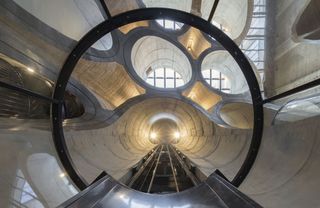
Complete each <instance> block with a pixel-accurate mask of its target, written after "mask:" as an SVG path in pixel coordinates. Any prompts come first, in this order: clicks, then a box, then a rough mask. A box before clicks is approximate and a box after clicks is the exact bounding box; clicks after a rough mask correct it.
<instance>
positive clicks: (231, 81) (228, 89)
mask: <svg viewBox="0 0 320 208" xmlns="http://www.w3.org/2000/svg"><path fill="white" fill-rule="evenodd" d="M201 74H202V77H203V79H204V80H205V81H206V82H207V83H208V84H209V85H210V86H211V87H213V88H215V89H217V90H219V91H221V92H224V93H228V94H241V93H245V92H248V91H249V87H248V84H247V81H246V78H245V77H244V75H243V73H242V71H241V69H240V67H239V65H238V64H237V62H236V61H235V60H234V58H233V57H232V56H231V55H230V53H228V52H227V51H224V50H219V51H214V52H212V53H210V54H208V55H207V56H206V57H205V58H204V59H203V62H202V65H201Z"/></svg>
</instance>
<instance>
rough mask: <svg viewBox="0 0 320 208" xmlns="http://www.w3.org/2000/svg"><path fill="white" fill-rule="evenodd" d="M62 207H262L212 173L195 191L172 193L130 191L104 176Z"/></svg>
mask: <svg viewBox="0 0 320 208" xmlns="http://www.w3.org/2000/svg"><path fill="white" fill-rule="evenodd" d="M63 207H70V208H73V207H92V208H94V207H99V208H156V207H161V208H193V207H194V208H209V207H213V208H218V207H219V208H228V207H230V208H232V207H234V208H246V207H261V206H260V205H258V204H257V203H255V202H254V201H252V200H251V199H249V198H248V197H246V196H245V195H244V194H242V193H241V192H240V191H238V190H237V189H236V188H235V187H234V186H232V185H231V184H230V183H229V182H227V181H226V180H224V179H223V178H222V177H220V176H219V175H217V174H216V173H213V174H212V175H211V176H210V177H209V178H208V180H207V181H205V182H202V183H200V184H199V185H197V186H196V187H194V188H191V189H188V190H186V191H182V192H179V193H173V194H161V195H160V194H148V193H143V192H139V191H136V190H132V189H130V188H128V187H126V186H124V185H122V184H119V183H117V182H115V181H114V180H113V179H112V178H110V176H105V177H104V178H102V179H100V180H99V181H97V182H96V183H94V184H93V185H92V186H90V187H89V188H87V189H86V190H84V191H83V192H81V193H79V194H78V195H76V196H75V197H73V198H72V199H70V200H68V201H67V202H65V203H63V204H62V205H60V206H59V208H63Z"/></svg>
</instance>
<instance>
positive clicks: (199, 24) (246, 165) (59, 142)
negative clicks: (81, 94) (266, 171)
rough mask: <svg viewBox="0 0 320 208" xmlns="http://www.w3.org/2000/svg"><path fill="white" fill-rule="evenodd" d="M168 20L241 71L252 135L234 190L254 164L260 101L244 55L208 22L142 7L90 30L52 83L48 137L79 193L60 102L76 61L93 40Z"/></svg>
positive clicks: (79, 179)
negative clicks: (207, 42)
mask: <svg viewBox="0 0 320 208" xmlns="http://www.w3.org/2000/svg"><path fill="white" fill-rule="evenodd" d="M161 18H164V19H172V20H175V21H179V22H182V23H184V24H188V25H190V26H192V27H194V28H197V29H199V30H201V31H203V32H204V33H207V34H208V35H210V36H212V37H213V38H215V39H216V40H217V41H218V42H219V43H220V44H221V45H222V46H223V47H224V48H225V49H226V50H227V51H228V52H229V53H230V54H231V55H232V56H233V58H234V59H235V60H236V62H237V63H238V65H239V67H240V68H241V70H242V72H243V74H244V76H245V78H246V80H247V83H248V85H249V90H250V93H251V97H252V104H253V109H254V127H253V133H252V140H251V144H250V147H249V150H248V153H247V156H246V158H245V160H244V162H243V164H242V166H241V167H240V169H239V171H238V172H237V174H236V176H235V177H234V179H233V180H232V181H231V183H232V184H233V185H234V186H236V187H238V186H239V185H240V184H241V183H242V182H243V180H244V179H245V177H246V176H247V175H248V173H249V171H250V169H251V167H252V166H253V164H254V161H255V159H256V157H257V154H258V150H259V147H260V143H261V138H262V132H263V102H262V97H261V92H260V88H259V84H258V81H257V79H256V77H255V74H254V72H253V70H252V68H251V65H250V63H249V62H248V60H247V59H246V57H245V55H244V54H243V53H242V51H241V50H240V49H239V47H238V46H237V45H236V44H235V43H234V42H233V41H232V40H231V39H230V38H229V37H228V36H227V35H225V34H224V33H223V32H222V31H220V30H219V29H218V28H216V27H215V26H214V25H212V24H211V23H210V22H208V21H206V20H204V19H202V18H200V17H197V16H195V15H192V14H190V13H186V12H183V11H179V10H174V9H165V8H144V9H137V10H131V11H128V12H125V13H121V14H119V15H117V16H114V17H112V18H110V19H108V20H105V21H104V22H102V23H100V24H99V25H97V26H96V27H94V28H93V29H92V30H90V31H89V32H88V33H87V34H86V35H85V36H84V37H83V38H82V39H81V40H80V41H79V42H78V44H77V45H76V47H75V48H74V49H73V50H72V52H71V53H70V54H69V56H68V57H67V59H66V61H65V63H64V65H63V67H62V69H61V71H60V73H59V76H58V79H57V81H56V84H55V89H54V93H53V99H54V100H58V101H60V102H57V103H52V104H51V120H52V134H53V140H54V144H55V147H56V150H57V154H58V156H59V158H60V160H61V163H62V165H63V166H64V168H65V171H66V172H67V174H68V175H69V177H70V178H71V180H72V181H73V182H74V184H75V185H77V186H78V188H79V189H80V190H83V189H85V188H86V187H87V186H88V184H87V183H86V181H85V180H84V179H83V178H82V176H81V174H80V173H79V170H77V169H76V168H75V166H74V164H73V162H72V159H71V156H70V154H69V152H68V149H67V145H66V142H65V138H64V132H63V126H62V122H63V113H62V112H63V111H62V105H63V100H64V93H65V90H66V86H67V83H68V80H69V78H70V76H71V73H72V72H73V70H74V68H75V66H76V64H77V62H78V60H79V59H80V58H81V56H82V55H83V54H84V53H85V52H86V50H87V49H88V48H89V47H90V46H91V45H93V44H94V43H95V42H96V41H97V40H99V39H100V38H101V37H103V36H104V35H105V34H107V33H109V32H111V31H113V30H115V29H117V28H119V27H121V26H124V25H126V24H129V23H133V22H137V21H143V20H155V19H161Z"/></svg>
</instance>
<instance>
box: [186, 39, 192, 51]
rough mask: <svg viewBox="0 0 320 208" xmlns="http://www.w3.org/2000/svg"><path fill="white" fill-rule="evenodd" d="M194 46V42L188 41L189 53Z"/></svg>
mask: <svg viewBox="0 0 320 208" xmlns="http://www.w3.org/2000/svg"><path fill="white" fill-rule="evenodd" d="M192 45H193V40H192V39H190V40H189V41H188V44H187V50H188V51H191V50H192Z"/></svg>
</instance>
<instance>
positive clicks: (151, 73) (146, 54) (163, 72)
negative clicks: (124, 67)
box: [131, 36, 192, 88]
mask: <svg viewBox="0 0 320 208" xmlns="http://www.w3.org/2000/svg"><path fill="white" fill-rule="evenodd" d="M131 60H132V64H133V67H134V70H135V72H136V73H137V74H138V76H139V77H140V78H141V79H143V80H144V81H145V82H146V83H147V84H149V85H151V86H154V87H157V88H176V87H181V86H183V85H185V84H186V83H188V82H189V81H190V79H191V76H192V69H191V65H190V62H189V60H188V58H187V57H186V55H185V54H184V53H183V52H182V51H181V50H180V49H179V48H178V47H177V46H175V45H173V44H172V43H170V42H169V41H167V40H164V39H162V38H159V37H156V36H145V37H143V38H140V39H139V40H138V41H137V42H136V43H135V44H134V46H133V48H132V52H131Z"/></svg>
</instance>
